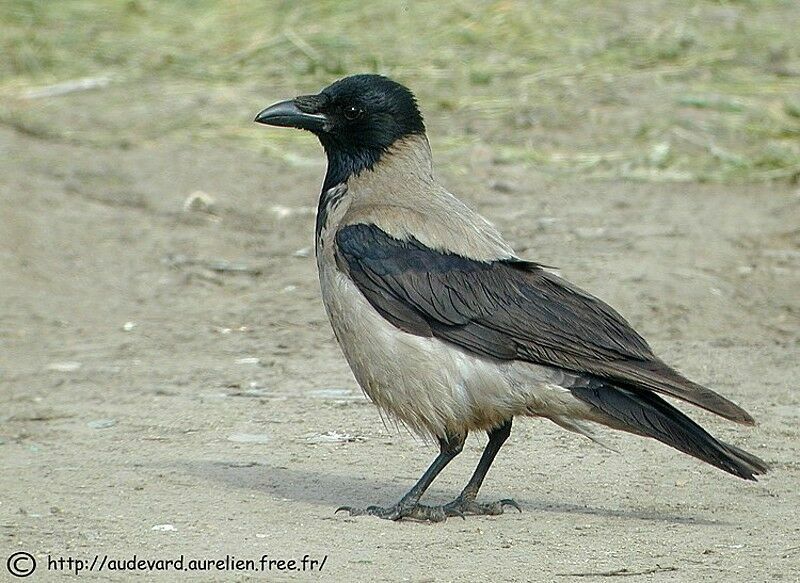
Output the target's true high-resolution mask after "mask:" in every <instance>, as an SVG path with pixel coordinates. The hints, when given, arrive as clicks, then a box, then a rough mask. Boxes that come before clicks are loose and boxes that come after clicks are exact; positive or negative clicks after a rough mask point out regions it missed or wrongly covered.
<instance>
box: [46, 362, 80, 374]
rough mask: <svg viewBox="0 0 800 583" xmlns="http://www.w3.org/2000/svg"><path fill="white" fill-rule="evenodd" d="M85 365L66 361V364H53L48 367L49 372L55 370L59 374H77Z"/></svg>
mask: <svg viewBox="0 0 800 583" xmlns="http://www.w3.org/2000/svg"><path fill="white" fill-rule="evenodd" d="M82 366H83V365H82V364H81V363H80V362H75V361H71V360H69V361H66V362H52V363H50V364H48V365H47V370H54V371H57V372H75V371H76V370H78V369H79V368H80V367H82Z"/></svg>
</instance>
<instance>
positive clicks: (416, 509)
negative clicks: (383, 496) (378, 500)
mask: <svg viewBox="0 0 800 583" xmlns="http://www.w3.org/2000/svg"><path fill="white" fill-rule="evenodd" d="M340 511H345V512H349V513H350V516H363V515H369V516H377V517H378V518H384V519H386V520H402V519H403V518H411V519H412V520H422V521H427V522H441V521H443V520H446V519H447V514H445V511H444V507H443V506H425V505H424V504H399V503H398V504H395V505H394V506H386V507H384V506H367V507H366V508H353V507H352V506H340V507H339V508H337V509H336V512H340Z"/></svg>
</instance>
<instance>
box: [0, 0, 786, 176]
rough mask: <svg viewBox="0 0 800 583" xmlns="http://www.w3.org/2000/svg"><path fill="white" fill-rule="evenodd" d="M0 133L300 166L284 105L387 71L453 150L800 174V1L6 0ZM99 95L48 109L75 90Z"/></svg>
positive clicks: (645, 169)
mask: <svg viewBox="0 0 800 583" xmlns="http://www.w3.org/2000/svg"><path fill="white" fill-rule="evenodd" d="M0 52H1V54H2V59H0V123H3V124H5V125H9V126H11V127H14V128H15V129H16V130H18V131H21V132H25V133H28V134H30V135H34V136H36V137H37V138H41V139H51V140H55V141H64V142H76V143H85V144H89V145H96V146H102V147H107V146H111V147H121V148H128V147H136V146H144V145H146V144H147V142H148V141H152V140H161V139H175V140H184V139H185V140H192V141H200V142H209V143H211V144H220V145H226V144H228V145H236V147H245V148H254V149H258V150H260V151H264V153H265V155H274V156H279V157H282V158H284V159H285V160H287V161H288V162H290V163H293V164H304V163H306V162H308V160H310V159H313V158H314V157H318V156H319V153H318V152H317V151H316V150H315V149H314V148H315V146H314V144H311V143H310V141H309V140H308V138H307V137H304V136H302V135H299V134H297V133H295V132H272V134H273V135H271V136H270V139H269V140H266V139H265V138H264V134H263V132H262V133H258V132H255V131H254V128H253V127H252V125H251V124H250V121H251V119H252V115H253V114H255V113H256V112H257V111H258V110H259V109H260V108H261V107H263V106H266V105H268V104H269V103H270V102H271V101H273V100H276V99H280V98H285V97H290V96H293V95H295V94H299V93H304V92H310V91H315V90H318V89H319V88H321V87H322V86H324V85H326V84H327V83H329V82H331V81H333V80H334V79H336V78H338V77H340V76H343V75H345V74H351V73H356V72H365V71H370V72H380V73H384V74H388V75H390V76H392V77H395V78H397V79H399V80H400V81H402V82H404V83H405V84H407V85H408V86H410V87H411V88H412V89H413V90H414V91H415V92H416V93H417V95H418V97H419V100H420V102H421V105H422V107H423V110H424V112H425V114H426V118H427V119H428V120H429V126H430V128H431V134H432V142H433V144H434V148H435V149H436V150H437V151H440V152H445V153H451V154H453V155H457V154H460V153H469V152H474V151H475V150H476V149H477V150H481V149H482V148H483V149H485V150H486V151H487V152H489V155H490V156H491V158H492V161H493V162H495V163H499V164H503V163H513V164H525V165H530V166H531V167H534V168H537V169H539V170H541V171H543V172H547V173H553V174H581V175H586V176H588V177H593V178H612V179H617V178H627V179H637V180H652V181H665V180H674V181H693V180H708V181H763V180H790V181H797V180H798V176H800V2H797V0H759V1H756V0H751V1H730V2H723V1H717V2H711V1H701V2H688V1H682V0H677V1H662V2H652V1H647V2H632V1H607V2H605V1H572V0H564V1H553V0H551V1H546V2H522V1H512V0H502V1H491V2H456V1H450V0H444V1H439V2H402V1H396V0H392V1H389V0H374V1H372V2H356V1H352V0H338V1H335V2H327V1H323V2H300V1H267V2H257V1H254V0H247V1H245V0H238V1H237V0H232V1H227V2H225V1H212V0H196V1H191V2H190V1H160V2H159V1H155V0H109V1H101V0H65V1H60V2H55V1H46V0H13V1H12V0H0ZM86 77H89V78H98V77H99V78H103V79H106V80H107V81H108V84H107V85H105V86H103V87H98V88H96V89H94V90H91V91H82V92H74V93H69V94H66V95H61V96H53V97H37V96H36V91H37V90H39V89H41V88H43V87H44V88H46V87H48V86H50V85H53V84H58V83H62V82H65V81H69V80H74V79H79V78H86Z"/></svg>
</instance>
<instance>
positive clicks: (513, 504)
mask: <svg viewBox="0 0 800 583" xmlns="http://www.w3.org/2000/svg"><path fill="white" fill-rule="evenodd" d="M503 506H511V507H512V508H516V510H517V512H522V508H520V505H519V504H517V501H516V500H512V499H511V498H503V499H502V500H500V507H501V508H502V507H503Z"/></svg>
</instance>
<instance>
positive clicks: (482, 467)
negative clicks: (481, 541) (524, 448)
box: [444, 419, 522, 516]
mask: <svg viewBox="0 0 800 583" xmlns="http://www.w3.org/2000/svg"><path fill="white" fill-rule="evenodd" d="M509 435H511V419H509V420H508V421H506V422H505V423H503V424H502V425H500V426H499V427H495V428H494V429H492V430H491V431H489V443H488V444H486V449H484V450H483V455H481V460H480V461H479V462H478V467H476V468H475V472H474V473H473V474H472V477H471V478H470V479H469V482H467V485H466V486H465V487H464V489H463V490H462V491H461V494H459V495H458V498H456V499H455V500H453V501H452V502H450V503H449V504H445V506H444V511H445V514H447V516H463V515H465V514H502V513H503V508H504V507H505V506H513V507H514V508H516V509H517V510H519V511H522V510H521V509H520V507H519V505H518V504H517V503H516V502H514V501H513V500H511V499H510V498H506V499H503V500H498V501H497V502H490V503H488V504H478V503H477V502H475V498H476V497H477V496H478V490H480V488H481V485H482V484H483V479H484V478H485V477H486V472H488V471H489V467H490V466H491V465H492V462H493V461H494V458H495V457H496V456H497V452H499V451H500V448H501V447H503V444H504V443H505V442H506V439H508V436H509Z"/></svg>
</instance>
